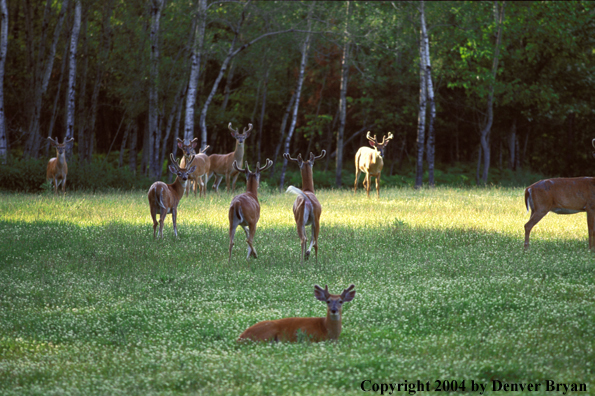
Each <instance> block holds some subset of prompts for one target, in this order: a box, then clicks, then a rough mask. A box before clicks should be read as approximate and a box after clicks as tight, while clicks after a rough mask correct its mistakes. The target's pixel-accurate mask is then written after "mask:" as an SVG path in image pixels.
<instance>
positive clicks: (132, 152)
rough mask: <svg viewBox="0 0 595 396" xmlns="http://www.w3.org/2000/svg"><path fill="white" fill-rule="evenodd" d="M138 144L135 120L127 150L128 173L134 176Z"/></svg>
mask: <svg viewBox="0 0 595 396" xmlns="http://www.w3.org/2000/svg"><path fill="white" fill-rule="evenodd" d="M137 143H138V123H137V120H133V121H132V135H131V136H130V144H129V146H128V147H129V149H128V156H129V157H128V166H129V167H130V172H132V173H133V174H135V175H136V145H137Z"/></svg>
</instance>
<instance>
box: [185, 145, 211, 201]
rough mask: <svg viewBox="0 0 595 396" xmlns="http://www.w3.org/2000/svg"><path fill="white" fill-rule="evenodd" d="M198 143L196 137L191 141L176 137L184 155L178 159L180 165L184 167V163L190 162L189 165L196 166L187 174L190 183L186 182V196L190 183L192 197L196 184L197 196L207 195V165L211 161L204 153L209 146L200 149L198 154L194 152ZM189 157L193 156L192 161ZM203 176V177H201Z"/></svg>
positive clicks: (208, 165)
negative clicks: (192, 190)
mask: <svg viewBox="0 0 595 396" xmlns="http://www.w3.org/2000/svg"><path fill="white" fill-rule="evenodd" d="M197 144H198V138H195V139H194V140H192V141H191V142H189V141H188V140H182V139H180V138H178V147H179V148H180V149H181V150H182V152H183V153H184V155H183V156H182V160H181V161H180V167H181V168H186V167H187V165H186V164H190V166H192V165H194V166H196V170H195V171H194V173H192V174H191V175H189V176H188V179H190V181H191V183H187V184H186V196H188V194H189V191H190V187H191V184H192V185H193V188H194V197H195V198H196V187H197V186H198V195H199V196H203V195H204V196H205V197H206V196H207V189H206V182H205V181H204V179H206V177H207V175H208V174H209V167H210V163H211V161H210V160H209V156H208V155H206V154H205V152H206V151H207V149H208V148H209V146H207V147H205V148H204V149H201V150H200V152H199V153H198V154H196V151H195V149H196V145H197ZM191 158H194V160H193V161H192V162H189V161H191ZM203 178H204V179H203Z"/></svg>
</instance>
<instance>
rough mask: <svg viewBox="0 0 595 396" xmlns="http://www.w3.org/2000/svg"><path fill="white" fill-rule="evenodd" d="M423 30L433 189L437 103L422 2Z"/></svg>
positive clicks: (429, 160) (428, 150)
mask: <svg viewBox="0 0 595 396" xmlns="http://www.w3.org/2000/svg"><path fill="white" fill-rule="evenodd" d="M420 9H421V30H422V40H423V46H424V55H425V57H424V63H425V72H426V75H425V77H426V95H427V96H426V98H427V100H428V104H429V105H430V119H429V120H428V139H427V143H426V144H427V145H426V159H427V160H428V184H429V185H430V187H431V188H433V187H434V186H435V183H434V153H435V150H436V147H435V138H434V120H435V119H436V102H435V101H434V84H433V82H432V64H431V63H430V40H429V38H428V32H427V29H426V17H425V13H424V2H423V1H422V2H421V5H420Z"/></svg>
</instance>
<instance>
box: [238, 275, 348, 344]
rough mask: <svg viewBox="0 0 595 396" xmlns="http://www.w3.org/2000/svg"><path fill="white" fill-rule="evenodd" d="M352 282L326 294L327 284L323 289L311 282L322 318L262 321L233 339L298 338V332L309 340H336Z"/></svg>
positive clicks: (283, 339)
mask: <svg viewBox="0 0 595 396" xmlns="http://www.w3.org/2000/svg"><path fill="white" fill-rule="evenodd" d="M354 288H355V285H353V284H352V285H350V286H349V287H348V288H347V289H344V290H343V293H341V294H330V293H329V291H328V285H325V286H324V289H323V288H322V287H320V286H318V285H314V297H316V298H317V299H318V300H320V301H322V302H325V303H326V317H325V318H284V319H277V320H265V321H262V322H258V323H256V324H255V325H253V326H250V327H249V328H247V329H246V330H245V331H244V332H243V333H242V334H240V336H239V338H238V339H237V341H238V342H240V341H244V340H252V341H271V342H272V341H277V342H278V341H288V342H296V341H298V339H299V337H298V335H299V333H302V334H303V335H304V336H305V337H306V338H307V339H308V340H310V341H312V342H320V341H327V340H332V341H337V340H338V339H339V335H341V323H342V319H343V313H342V308H343V303H346V302H348V301H351V300H353V298H354V297H355V290H353V289H354Z"/></svg>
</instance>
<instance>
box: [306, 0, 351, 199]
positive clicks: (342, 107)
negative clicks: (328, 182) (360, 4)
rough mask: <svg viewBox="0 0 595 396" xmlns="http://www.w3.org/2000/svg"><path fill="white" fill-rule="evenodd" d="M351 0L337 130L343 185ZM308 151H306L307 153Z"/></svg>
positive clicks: (338, 167) (338, 164)
mask: <svg viewBox="0 0 595 396" xmlns="http://www.w3.org/2000/svg"><path fill="white" fill-rule="evenodd" d="M350 12H351V1H348V2H347V15H346V16H345V30H344V32H343V40H344V44H343V58H342V59H341V92H340V97H339V130H338V132H337V159H336V169H335V184H336V186H337V187H341V172H342V171H343V136H344V135H345V122H346V118H347V82H348V79H349V64H348V62H349V32H348V29H349V16H350ZM307 154H308V153H306V155H307Z"/></svg>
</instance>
